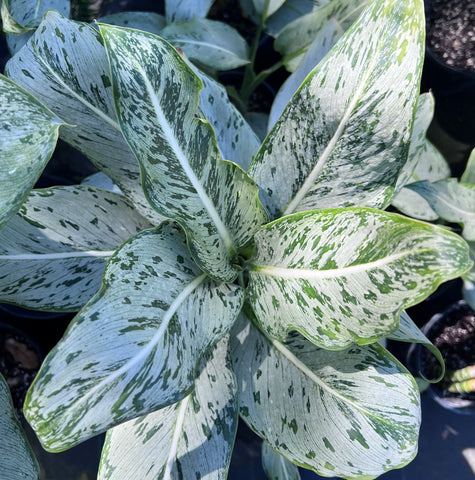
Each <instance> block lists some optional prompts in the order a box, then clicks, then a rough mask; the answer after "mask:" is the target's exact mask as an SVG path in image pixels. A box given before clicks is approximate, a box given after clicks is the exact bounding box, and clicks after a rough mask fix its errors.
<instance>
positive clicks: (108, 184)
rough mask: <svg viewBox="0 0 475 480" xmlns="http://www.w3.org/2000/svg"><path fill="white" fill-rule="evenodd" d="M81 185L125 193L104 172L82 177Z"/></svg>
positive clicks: (120, 193)
mask: <svg viewBox="0 0 475 480" xmlns="http://www.w3.org/2000/svg"><path fill="white" fill-rule="evenodd" d="M81 185H87V186H89V187H97V188H102V190H107V191H108V192H114V193H118V194H119V195H123V193H122V192H121V191H120V188H119V187H118V186H117V185H116V184H115V183H114V182H113V181H112V179H110V178H109V177H108V176H107V175H106V174H105V173H104V172H97V173H93V174H92V175H88V176H87V177H85V178H83V179H82V181H81Z"/></svg>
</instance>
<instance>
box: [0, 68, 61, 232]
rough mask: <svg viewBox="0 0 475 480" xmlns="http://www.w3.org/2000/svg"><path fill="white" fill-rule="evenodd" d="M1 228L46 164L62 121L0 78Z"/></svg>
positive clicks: (31, 96) (23, 92)
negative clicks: (0, 135)
mask: <svg viewBox="0 0 475 480" xmlns="http://www.w3.org/2000/svg"><path fill="white" fill-rule="evenodd" d="M0 118H1V122H0V131H1V134H2V137H1V142H0V186H1V188H0V228H1V227H2V226H3V225H5V223H6V222H7V221H8V220H9V219H10V218H11V217H12V216H13V215H14V214H15V213H16V212H17V211H18V209H19V208H20V205H21V204H22V203H23V201H24V200H25V198H26V196H27V195H28V192H29V191H30V190H31V189H32V188H33V186H34V184H35V182H36V181H37V180H38V178H39V176H40V175H41V172H42V171H43V169H44V167H45V166H46V164H47V163H48V161H49V159H50V157H51V155H52V153H53V151H54V148H55V146H56V141H57V139H58V132H59V127H60V125H62V124H63V121H62V120H60V119H59V118H58V117H56V115H54V114H53V113H52V112H51V111H50V110H48V109H47V108H46V107H45V106H44V105H43V104H41V103H40V102H39V101H38V100H37V99H36V98H35V97H34V96H33V95H31V94H30V93H28V92H27V91H25V90H24V89H23V88H21V87H19V86H18V85H16V84H15V83H14V82H12V81H11V80H10V79H8V78H7V77H5V76H3V75H0Z"/></svg>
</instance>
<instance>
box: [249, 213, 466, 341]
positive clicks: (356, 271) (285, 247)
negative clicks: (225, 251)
mask: <svg viewBox="0 0 475 480" xmlns="http://www.w3.org/2000/svg"><path fill="white" fill-rule="evenodd" d="M255 242H256V252H255V254H254V257H253V258H252V259H251V261H250V266H249V268H250V273H249V292H248V293H249V301H250V303H251V306H252V308H253V310H254V312H255V314H256V316H257V318H258V321H259V325H260V328H262V329H263V330H265V331H266V332H268V334H269V335H271V336H272V337H274V338H277V339H280V340H283V339H285V338H286V336H287V334H288V332H289V331H291V330H298V331H300V332H301V333H302V334H303V335H304V336H306V337H307V338H308V339H309V340H311V341H312V342H314V343H315V344H316V345H319V346H321V347H324V348H329V349H342V348H346V347H348V346H349V345H352V344H355V343H360V344H365V343H371V342H374V341H376V340H378V339H380V338H382V337H384V336H386V335H388V334H389V333H391V332H393V331H395V330H396V329H397V328H398V325H399V316H400V314H401V312H402V310H403V309H404V308H406V307H408V306H410V305H414V304H416V303H418V302H420V301H421V300H423V299H424V298H425V297H427V296H428V295H429V294H430V293H432V292H433V291H434V290H435V289H436V287H437V286H438V285H439V284H440V283H441V282H443V281H445V280H448V279H451V278H455V277H457V276H459V275H460V274H462V273H463V272H464V271H466V270H467V269H468V268H469V267H470V265H471V260H470V258H469V253H468V248H467V245H466V243H465V242H464V241H463V240H462V239H461V238H460V237H459V236H458V235H455V234H453V233H451V232H448V231H447V230H445V229H442V228H439V227H435V226H432V225H430V224H426V223H422V222H417V221H415V220H410V219H408V218H406V217H403V216H400V215H396V214H393V213H387V212H383V211H378V210H371V209H367V208H350V209H329V210H320V211H315V212H305V213H300V214H295V215H291V216H288V217H285V218H283V219H280V220H277V221H275V222H273V223H271V224H269V225H266V226H265V227H263V228H262V229H261V230H260V231H259V232H258V233H257V234H256V236H255Z"/></svg>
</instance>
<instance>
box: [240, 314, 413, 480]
mask: <svg viewBox="0 0 475 480" xmlns="http://www.w3.org/2000/svg"><path fill="white" fill-rule="evenodd" d="M236 327H239V330H238V328H236V332H237V333H236V336H237V340H236V344H235V350H233V351H234V361H235V365H236V376H237V379H238V386H239V399H240V412H241V417H242V419H243V420H244V421H245V422H246V423H247V424H248V425H249V426H250V427H251V428H252V429H253V430H254V431H255V432H256V433H257V434H258V435H259V436H261V437H262V438H263V439H264V440H265V441H266V442H268V443H269V444H270V446H271V447H272V448H273V449H275V450H276V451H277V452H279V453H280V454H282V455H284V456H285V457H286V458H288V459H290V460H292V462H293V463H295V464H297V465H299V466H302V467H304V468H308V469H311V470H313V471H315V472H316V473H318V474H319V475H323V476H337V477H342V478H362V479H372V478H376V477H377V476H378V475H380V474H382V473H384V472H385V471H387V470H390V469H392V468H400V467H401V466H403V465H405V464H407V463H408V462H410V461H411V460H412V459H413V457H414V456H415V454H416V452H417V440H418V430H419V426H420V400H419V392H418V389H417V386H416V384H415V382H414V379H413V378H412V376H411V375H410V374H409V372H408V371H407V370H406V369H405V368H404V367H403V366H402V365H401V364H399V363H398V362H397V361H396V360H395V359H394V357H392V355H390V354H389V353H388V352H387V351H386V350H384V349H383V348H382V347H381V346H380V345H378V344H374V345H365V346H358V347H354V348H351V349H348V350H345V351H342V352H332V351H328V350H322V349H319V348H318V347H316V346H315V345H313V344H311V343H310V342H308V341H307V340H305V339H303V337H301V336H300V335H298V334H295V335H292V336H291V337H289V338H288V339H287V340H286V341H285V342H278V341H276V340H271V339H269V338H268V337H267V336H264V335H263V334H261V333H260V332H259V331H258V330H257V329H255V327H253V326H252V324H251V323H250V322H249V323H246V322H241V323H240V324H239V325H236Z"/></svg>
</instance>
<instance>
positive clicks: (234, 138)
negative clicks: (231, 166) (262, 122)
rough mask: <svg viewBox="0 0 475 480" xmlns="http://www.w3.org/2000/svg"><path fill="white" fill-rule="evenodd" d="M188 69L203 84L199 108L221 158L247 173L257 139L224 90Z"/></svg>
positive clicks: (209, 79) (197, 70) (210, 80)
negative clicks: (209, 128) (213, 133)
mask: <svg viewBox="0 0 475 480" xmlns="http://www.w3.org/2000/svg"><path fill="white" fill-rule="evenodd" d="M190 66H191V68H192V69H193V71H194V72H195V74H196V75H197V76H198V77H199V79H200V80H201V83H202V84H203V88H202V90H201V92H200V104H199V108H200V109H201V111H202V112H203V114H204V116H205V118H206V119H207V120H208V121H209V123H211V125H212V126H213V129H214V132H215V134H216V141H217V142H218V148H219V151H220V153H221V156H222V158H225V159H226V160H231V161H232V162H234V163H237V164H238V165H239V166H240V167H242V168H243V169H244V170H247V169H248V168H249V166H250V165H251V162H252V159H253V158H254V156H255V155H256V153H257V151H258V150H259V147H260V145H261V142H260V140H259V139H258V138H257V136H256V134H255V133H254V131H253V130H252V128H251V126H250V125H249V124H248V123H247V121H246V120H245V119H244V117H243V116H242V115H241V113H240V112H239V110H238V109H237V108H236V107H235V106H234V105H233V104H232V103H231V102H230V101H229V98H228V94H227V92H226V89H225V88H224V87H223V86H222V85H221V84H220V83H218V82H216V81H215V80H213V79H212V78H210V77H209V76H208V75H206V74H205V73H203V72H202V71H201V70H199V69H198V68H196V67H195V66H193V65H192V64H190Z"/></svg>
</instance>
